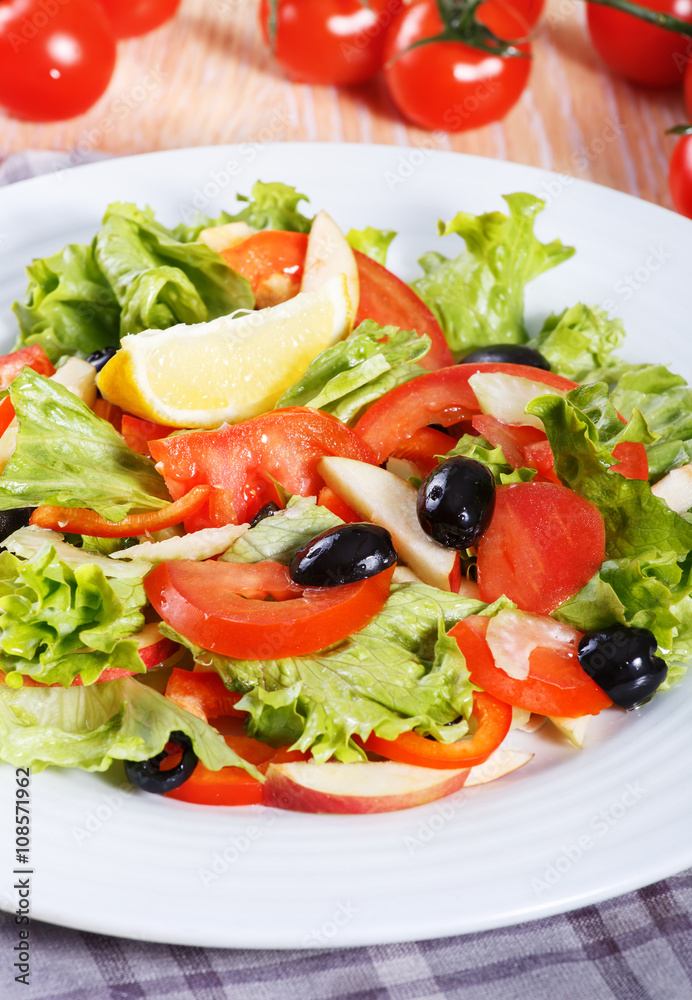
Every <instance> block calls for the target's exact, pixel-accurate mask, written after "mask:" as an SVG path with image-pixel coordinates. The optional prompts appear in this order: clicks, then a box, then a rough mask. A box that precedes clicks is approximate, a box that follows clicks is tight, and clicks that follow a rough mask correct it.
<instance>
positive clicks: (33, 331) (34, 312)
mask: <svg viewBox="0 0 692 1000" xmlns="http://www.w3.org/2000/svg"><path fill="white" fill-rule="evenodd" d="M27 275H28V277H29V287H28V289H27V292H26V295H25V297H24V300H23V301H22V302H15V304H14V306H13V307H12V308H13V310H14V312H15V314H16V316H17V319H18V320H19V337H18V339H17V343H16V344H15V347H24V346H27V345H30V344H39V345H40V346H41V347H42V348H43V350H44V351H45V352H46V354H47V355H48V357H49V358H50V360H51V361H53V362H55V361H57V360H58V359H59V358H60V357H62V356H63V355H66V354H77V355H79V356H80V357H83V358H86V357H87V356H88V355H89V354H91V353H92V351H99V350H101V349H102V348H104V347H117V346H118V343H119V340H120V337H119V317H120V308H119V306H118V302H117V300H116V298H115V296H114V294H113V291H112V289H111V287H110V285H109V284H108V282H107V281H106V279H105V278H104V276H103V274H102V273H101V270H100V268H99V267H98V265H97V263H96V261H95V260H94V251H93V247H90V246H80V245H78V244H72V245H70V246H67V247H65V249H64V250H63V251H61V253H58V254H55V255H54V256H53V257H45V258H43V259H42V260H34V262H33V264H32V265H31V266H30V267H28V268H27Z"/></svg>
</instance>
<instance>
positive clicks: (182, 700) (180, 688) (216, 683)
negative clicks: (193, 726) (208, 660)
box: [166, 667, 247, 722]
mask: <svg viewBox="0 0 692 1000" xmlns="http://www.w3.org/2000/svg"><path fill="white" fill-rule="evenodd" d="M166 697H167V698H170V700H171V701H172V702H174V703H175V704H176V705H178V706H179V707H180V708H184V709H185V711H186V712H190V713H191V714H192V715H196V716H197V718H199V719H204V721H205V722H206V721H207V720H208V719H217V718H218V717H219V716H220V715H231V716H234V717H235V718H239V719H244V718H245V717H246V716H247V712H239V711H238V710H237V709H236V707H235V705H236V703H237V702H239V701H240V699H241V698H242V695H241V694H238V693H237V691H229V690H228V688H227V687H226V685H225V684H224V682H223V681H222V680H221V678H220V677H219V675H218V674H217V673H216V671H215V670H194V671H191V670H181V669H179V668H177V667H176V668H175V669H174V670H173V671H172V672H171V676H170V677H169V678H168V684H167V685H166Z"/></svg>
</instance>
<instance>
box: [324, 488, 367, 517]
mask: <svg viewBox="0 0 692 1000" xmlns="http://www.w3.org/2000/svg"><path fill="white" fill-rule="evenodd" d="M317 503H318V504H319V505H320V507H326V508H327V510H330V511H331V512H332V514H336V516H337V517H340V518H341V520H342V521H345V522H346V524H360V522H361V521H362V520H363V518H362V517H361V516H360V514H357V513H356V512H355V510H353V508H352V507H349V505H348V504H347V503H346V501H345V500H342V499H341V497H340V496H338V495H337V494H336V493H335V492H334V490H333V489H332V488H331V487H330V486H324V487H322V489H321V490H320V494H319V496H318V497H317Z"/></svg>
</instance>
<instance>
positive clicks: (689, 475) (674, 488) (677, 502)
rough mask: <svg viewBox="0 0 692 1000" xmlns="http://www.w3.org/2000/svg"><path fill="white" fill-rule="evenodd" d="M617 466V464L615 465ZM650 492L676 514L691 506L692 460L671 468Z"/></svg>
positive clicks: (682, 512)
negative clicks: (663, 501)
mask: <svg viewBox="0 0 692 1000" xmlns="http://www.w3.org/2000/svg"><path fill="white" fill-rule="evenodd" d="M616 468H617V466H616ZM651 492H652V493H653V495H654V496H655V497H660V498H661V499H662V500H665V502H666V503H667V504H668V506H669V507H670V509H671V510H674V511H675V513H676V514H684V513H685V512H686V511H688V510H689V509H690V507H692V462H690V463H688V464H687V465H681V466H680V467H679V468H678V469H673V470H672V472H669V473H668V475H666V476H664V477H663V479H659V481H658V482H657V483H655V485H654V486H652V487H651Z"/></svg>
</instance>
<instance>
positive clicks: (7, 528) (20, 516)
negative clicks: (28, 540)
mask: <svg viewBox="0 0 692 1000" xmlns="http://www.w3.org/2000/svg"><path fill="white" fill-rule="evenodd" d="M35 510H36V508H35V507H14V508H13V509H12V510H0V542H4V541H5V539H6V538H8V537H9V536H10V535H11V534H12V533H13V532H15V531H19V529H20V528H26V526H27V524H28V523H29V520H30V518H31V515H32V514H33V512H34V511H35Z"/></svg>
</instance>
